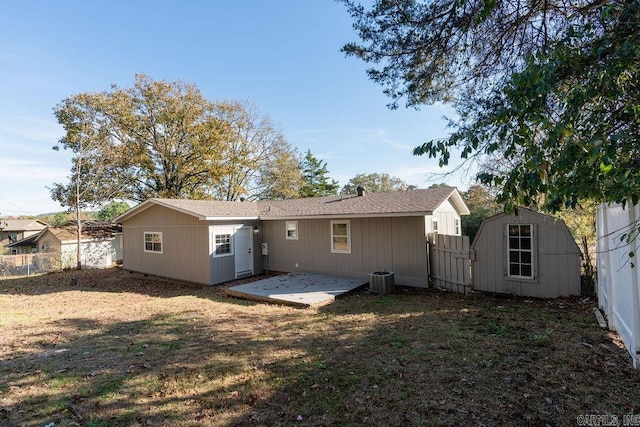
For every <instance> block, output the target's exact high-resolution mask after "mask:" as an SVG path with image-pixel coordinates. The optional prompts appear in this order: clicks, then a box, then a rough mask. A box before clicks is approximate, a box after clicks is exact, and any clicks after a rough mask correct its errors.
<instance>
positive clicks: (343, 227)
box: [331, 220, 351, 254]
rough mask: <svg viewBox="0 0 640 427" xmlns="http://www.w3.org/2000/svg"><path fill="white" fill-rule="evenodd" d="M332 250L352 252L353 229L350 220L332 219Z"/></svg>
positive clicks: (342, 252) (335, 251)
mask: <svg viewBox="0 0 640 427" xmlns="http://www.w3.org/2000/svg"><path fill="white" fill-rule="evenodd" d="M331 252H333V253H341V254H349V253H351V230H350V223H349V221H347V220H344V221H331Z"/></svg>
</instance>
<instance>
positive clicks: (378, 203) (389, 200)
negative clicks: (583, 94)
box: [117, 187, 468, 220]
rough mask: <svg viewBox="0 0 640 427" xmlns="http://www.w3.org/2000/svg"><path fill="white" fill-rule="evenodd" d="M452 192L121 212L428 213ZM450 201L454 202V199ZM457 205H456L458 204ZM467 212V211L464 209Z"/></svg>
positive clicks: (174, 204) (175, 202)
mask: <svg viewBox="0 0 640 427" xmlns="http://www.w3.org/2000/svg"><path fill="white" fill-rule="evenodd" d="M454 194H456V197H455V198H456V199H459V201H460V203H462V206H463V207H462V209H461V213H462V214H465V210H466V206H464V202H462V199H460V198H459V195H457V191H456V189H455V188H453V187H435V188H428V189H424V190H408V191H394V192H388V193H367V194H366V195H364V196H356V195H344V196H326V197H310V198H305V199H290V200H268V201H262V202H224V201H215V200H187V199H149V200H147V201H145V202H144V203H142V204H141V205H138V206H136V207H135V208H133V209H131V210H130V211H129V212H127V213H125V214H123V215H121V217H120V218H117V220H124V219H126V218H127V217H129V216H130V215H135V214H136V212H138V211H140V210H143V209H146V208H147V207H149V206H152V205H153V204H158V205H161V206H165V207H168V208H172V209H175V210H178V211H181V212H183V213H186V214H188V215H193V216H195V217H198V218H200V219H202V220H206V219H209V220H211V219H224V218H246V219H249V218H251V219H258V218H260V219H263V220H269V219H283V218H302V217H330V216H331V217H336V216H342V217H345V216H402V215H428V214H430V213H432V212H433V211H434V210H435V209H437V208H438V206H440V205H441V204H442V203H443V202H445V201H446V200H447V199H449V198H450V197H451V196H452V195H454ZM454 203H458V202H457V200H454ZM458 208H460V206H458ZM466 213H468V212H466Z"/></svg>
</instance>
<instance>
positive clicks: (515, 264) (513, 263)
mask: <svg viewBox="0 0 640 427" xmlns="http://www.w3.org/2000/svg"><path fill="white" fill-rule="evenodd" d="M507 229H508V230H507V232H508V237H507V247H508V249H507V257H508V265H509V267H508V276H509V277H513V278H519V279H533V225H532V224H509V225H508V226H507Z"/></svg>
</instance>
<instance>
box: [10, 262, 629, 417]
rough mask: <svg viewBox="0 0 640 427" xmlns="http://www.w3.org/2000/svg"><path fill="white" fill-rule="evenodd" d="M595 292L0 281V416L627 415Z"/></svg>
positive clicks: (110, 274) (616, 346) (623, 379)
mask: <svg viewBox="0 0 640 427" xmlns="http://www.w3.org/2000/svg"><path fill="white" fill-rule="evenodd" d="M74 277H77V278H78V281H77V282H75V281H72V278H74ZM593 306H594V304H593V302H586V303H585V302H583V301H580V300H578V299H567V300H554V301H542V300H525V299H521V298H506V299H505V298H496V297H492V296H488V295H479V294H472V295H468V296H463V295H455V294H450V293H443V292H440V291H435V290H414V289H408V288H405V289H403V288H400V289H399V290H397V291H396V293H394V294H392V295H370V294H368V293H367V292H365V291H362V292H358V293H356V294H354V295H351V296H348V297H346V298H344V299H341V300H338V301H336V302H335V303H333V304H331V305H328V306H325V307H320V308H310V309H295V308H290V307H283V306H274V305H267V304H260V303H254V302H249V301H243V300H238V299H233V298H229V297H226V296H224V295H223V287H216V288H210V287H207V286H199V285H192V284H186V283H181V282H176V281H171V280H163V279H158V278H152V277H144V276H142V275H138V274H129V273H128V272H125V271H122V270H120V269H112V270H105V271H83V272H63V273H56V274H48V275H44V276H38V277H32V278H25V279H13V280H2V281H0V424H3V425H16V426H18V425H25V426H44V425H47V424H49V423H55V425H56V426H78V425H88V426H112V425H124V426H147V425H177V426H191V425H220V426H222V425H225V426H226V425H249V424H253V425H336V426H337V425H462V424H470V423H471V424H473V425H550V426H556V425H557V426H559V425H575V423H576V421H577V417H578V416H582V415H613V416H616V417H618V418H619V419H620V420H622V417H623V416H624V415H630V414H639V413H640V406H639V399H638V396H640V374H639V373H638V372H637V371H635V370H633V368H632V366H631V361H630V358H629V356H628V354H627V352H626V350H624V349H623V348H621V345H620V343H619V342H618V339H617V336H616V335H614V334H611V333H609V332H607V331H603V330H601V329H600V328H599V327H598V326H597V323H596V320H595V318H594V316H593V314H592V312H591V311H592V309H593Z"/></svg>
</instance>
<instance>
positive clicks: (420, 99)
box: [341, 0, 589, 108]
mask: <svg viewBox="0 0 640 427" xmlns="http://www.w3.org/2000/svg"><path fill="white" fill-rule="evenodd" d="M341 1H342V2H343V3H344V4H345V5H346V6H347V10H348V12H349V13H350V14H351V16H352V17H353V19H354V24H353V26H354V29H355V30H356V31H357V33H358V35H359V37H360V39H361V41H362V42H361V43H348V44H346V45H345V46H344V47H343V48H342V50H343V52H345V53H346V54H347V55H352V56H356V57H358V58H360V59H362V60H363V61H365V62H367V63H369V64H372V65H373V67H372V68H371V69H369V70H368V71H367V74H368V75H369V77H370V78H371V79H372V80H373V81H375V82H377V83H379V84H381V85H382V86H383V87H384V88H385V89H384V92H385V93H386V94H387V95H388V96H389V97H391V99H392V103H391V104H390V106H391V107H393V108H395V107H397V105H398V101H399V100H400V99H402V98H406V105H407V106H418V105H421V104H430V103H433V102H436V101H445V102H449V101H452V100H455V99H458V98H460V97H461V96H462V95H464V94H477V93H479V92H484V91H485V90H486V89H487V88H490V87H491V85H493V84H495V83H496V82H498V81H500V80H502V79H504V78H506V77H508V76H509V75H510V74H511V72H512V71H513V70H514V69H518V68H520V67H521V65H522V63H523V61H524V57H525V56H526V55H527V54H530V53H533V52H535V51H536V49H537V48H538V47H540V46H541V45H543V44H544V43H546V42H547V41H548V40H550V39H552V38H553V37H555V35H556V34H557V33H558V32H559V31H560V30H561V29H562V28H563V27H564V26H565V25H566V22H567V20H568V15H569V14H570V13H571V12H572V11H574V12H575V11H576V7H575V6H574V5H573V4H572V3H571V2H569V1H563V0H556V1H546V2H531V1H524V0H515V1H509V2H497V1H457V0H394V1H388V0H374V1H373V2H367V5H370V7H366V8H365V6H363V5H361V4H359V2H356V1H353V0H341ZM588 13H589V12H588V11H584V12H583V14H588Z"/></svg>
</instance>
